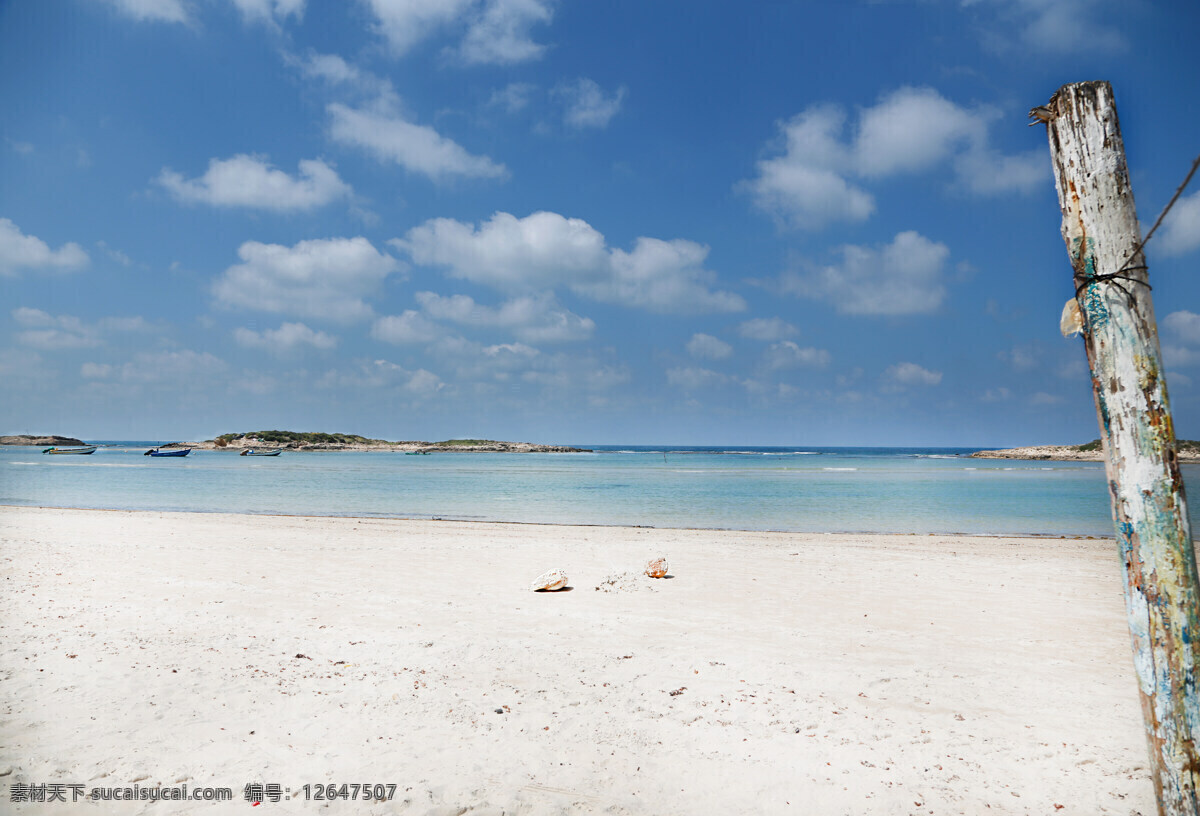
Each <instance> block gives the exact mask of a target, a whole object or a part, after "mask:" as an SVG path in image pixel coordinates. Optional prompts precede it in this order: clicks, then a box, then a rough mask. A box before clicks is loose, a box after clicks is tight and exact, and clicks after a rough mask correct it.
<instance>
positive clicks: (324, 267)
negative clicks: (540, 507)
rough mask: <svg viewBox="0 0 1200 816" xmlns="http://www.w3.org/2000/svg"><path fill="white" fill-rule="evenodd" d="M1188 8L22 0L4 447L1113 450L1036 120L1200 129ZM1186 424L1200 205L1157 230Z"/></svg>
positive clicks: (1145, 192) (11, 143) (973, 3)
mask: <svg viewBox="0 0 1200 816" xmlns="http://www.w3.org/2000/svg"><path fill="white" fill-rule="evenodd" d="M1197 28H1200V8H1197V6H1196V4H1194V3H1190V2H1174V3H1171V2H1162V3H1154V2H1145V1H1138V2H1115V0H1114V2H1107V0H965V1H963V2H953V1H952V0H945V1H944V2H943V1H940V0H924V1H923V2H920V1H918V0H913V1H912V2H904V1H903V0H896V1H895V2H862V3H856V2H851V0H847V2H748V3H736V4H735V3H715V2H697V1H696V0H692V2H668V1H667V0H662V1H661V2H644V0H643V2H638V3H633V2H623V1H622V0H616V1H614V2H606V3H580V2H577V1H575V2H573V1H572V0H348V1H347V2H337V3H333V2H318V1H317V0H54V1H53V2H30V1H29V0H11V1H10V2H3V3H0V98H2V99H3V102H4V104H3V105H0V286H2V287H3V292H4V297H3V307H4V308H3V310H2V311H0V377H2V378H3V381H4V394H5V396H4V399H3V401H2V402H0V431H3V432H7V433H22V432H47V433H49V432H53V433H68V434H73V435H78V436H82V437H85V438H127V439H147V438H150V439H153V438H160V437H161V438H180V439H187V438H200V437H207V436H211V435H213V434H216V433H221V432H225V431H236V430H249V429H257V428H264V427H277V428H291V429H303V430H329V431H345V432H353V433H362V434H367V435H371V436H381V437H386V438H389V439H442V438H448V437H454V436H484V437H491V438H506V439H525V440H533V441H547V442H550V441H560V442H574V443H596V444H600V443H629V444H653V443H668V444H726V443H740V444H760V445H769V444H780V445H848V444H865V445H963V446H972V445H980V446H983V445H1008V444H1020V443H1030V444H1031V443H1038V442H1064V443H1065V442H1075V441H1084V440H1087V439H1091V438H1094V437H1095V436H1096V421H1095V413H1094V408H1093V406H1092V401H1091V394H1090V385H1089V382H1088V378H1087V371H1086V364H1085V360H1084V354H1083V348H1082V345H1081V341H1080V340H1078V338H1076V339H1074V340H1065V339H1063V338H1062V337H1061V336H1060V335H1059V333H1058V318H1059V313H1060V311H1061V309H1062V306H1063V303H1064V301H1065V300H1066V299H1067V298H1068V297H1069V296H1070V295H1071V294H1072V287H1071V280H1070V279H1071V272H1070V268H1069V265H1068V263H1067V257H1066V252H1065V250H1064V248H1063V244H1062V240H1061V238H1060V236H1059V214H1058V206H1057V201H1056V198H1055V193H1054V186H1053V180H1052V177H1051V173H1050V165H1049V153H1048V148H1047V145H1046V141H1045V135H1044V131H1043V130H1042V129H1041V128H1030V127H1027V126H1026V119H1025V114H1026V112H1027V111H1028V109H1029V108H1030V107H1032V106H1034V105H1038V104H1042V103H1044V102H1045V101H1046V99H1048V98H1049V96H1050V95H1051V94H1052V93H1053V92H1054V91H1055V90H1056V89H1057V88H1058V87H1059V86H1060V85H1061V84H1064V83H1066V82H1072V81H1079V80H1085V79H1108V80H1109V81H1111V82H1112V83H1113V85H1114V88H1115V90H1116V93H1117V101H1118V105H1119V109H1120V114H1121V120H1122V128H1123V132H1124V136H1125V141H1126V149H1127V154H1128V159H1129V165H1130V168H1131V173H1132V178H1133V185H1134V191H1135V194H1136V196H1137V202H1138V205H1139V213H1140V216H1141V218H1142V219H1143V221H1144V222H1148V221H1151V220H1153V218H1154V217H1155V216H1156V215H1157V213H1158V212H1159V210H1160V209H1161V208H1162V207H1163V205H1164V204H1165V203H1166V202H1167V200H1168V199H1169V198H1170V196H1171V194H1172V193H1173V192H1174V189H1175V186H1176V185H1177V184H1178V183H1179V181H1180V180H1181V179H1182V176H1183V174H1184V173H1185V172H1186V170H1187V167H1188V166H1189V164H1190V162H1191V160H1192V158H1193V157H1194V156H1195V155H1196V153H1197V152H1198V151H1200V138H1198V134H1200V106H1197V105H1195V104H1194V100H1196V99H1197V98H1200V58H1198V57H1197V56H1196V51H1195V46H1194V43H1193V41H1192V38H1191V32H1194V31H1196V30H1197ZM1148 256H1149V262H1150V267H1151V280H1152V283H1153V285H1154V298H1155V304H1156V310H1157V314H1158V318H1159V323H1160V334H1161V338H1162V345H1163V348H1164V354H1165V356H1166V360H1167V366H1168V383H1169V387H1170V393H1171V398H1172V403H1173V407H1174V410H1175V413H1176V427H1177V428H1178V430H1179V433H1180V435H1181V436H1185V437H1196V436H1200V281H1198V279H1197V276H1196V275H1195V268H1196V265H1197V262H1198V261H1200V192H1197V191H1189V194H1188V196H1187V197H1185V198H1184V199H1183V200H1181V202H1180V203H1179V204H1178V205H1177V206H1176V208H1175V210H1174V212H1173V213H1172V217H1171V219H1170V220H1169V221H1168V223H1167V224H1166V225H1165V226H1164V228H1163V230H1162V231H1161V232H1160V236H1159V237H1156V238H1155V240H1154V242H1153V243H1152V244H1151V245H1150V248H1149V251H1148Z"/></svg>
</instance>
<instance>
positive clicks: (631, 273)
mask: <svg viewBox="0 0 1200 816" xmlns="http://www.w3.org/2000/svg"><path fill="white" fill-rule="evenodd" d="M392 243H393V245H395V246H397V247H398V248H401V249H403V250H404V251H406V252H408V253H409V254H410V255H411V256H412V259H413V261H414V262H415V263H417V264H419V265H422V266H440V267H445V268H446V273H447V274H448V275H449V276H451V277H454V278H463V279H466V280H470V281H473V282H475V283H482V284H485V285H488V286H492V287H495V288H497V289H501V290H506V291H513V292H520V293H525V294H529V293H537V294H540V293H542V292H544V291H546V290H548V289H554V288H556V287H560V286H561V287H567V288H570V289H572V290H573V291H575V292H577V293H580V294H586V295H588V296H590V297H593V298H595V299H597V300H604V301H609V302H615V303H622V304H625V305H629V306H636V307H639V308H644V309H648V310H650V311H656V312H713V311H737V310H740V309H743V308H745V302H744V301H743V300H742V298H741V297H739V296H738V295H735V294H732V293H729V292H721V291H713V290H712V289H710V288H709V287H710V285H711V284H712V283H714V282H715V279H716V276H715V274H713V273H712V272H710V271H709V270H706V269H704V268H703V262H704V259H705V258H706V257H707V255H708V248H707V247H705V246H702V245H700V244H696V243H693V242H691V241H684V240H674V241H661V240H658V239H656V238H638V239H637V241H636V242H635V244H634V249H633V251H632V252H625V251H624V250H621V249H609V248H608V247H607V246H606V243H605V239H604V236H603V235H601V234H600V233H599V232H598V231H596V230H595V229H594V228H592V226H591V225H589V224H588V223H587V222H586V221H583V220H581V219H578V218H565V217H563V216H561V215H559V214H557V213H552V212H536V213H533V214H532V215H529V216H526V217H525V218H517V217H516V216H514V215H510V214H509V213H504V212H499V213H496V214H495V215H493V216H492V218H491V219H490V220H489V221H486V222H484V223H483V224H481V225H479V226H478V227H476V226H474V225H473V224H464V223H462V222H461V221H455V220H453V219H449V218H435V219H431V220H429V221H426V222H425V223H424V224H422V225H420V226H418V227H415V228H413V229H412V230H409V232H408V234H407V235H406V236H405V238H404V240H402V241H399V240H398V241H393V242H392Z"/></svg>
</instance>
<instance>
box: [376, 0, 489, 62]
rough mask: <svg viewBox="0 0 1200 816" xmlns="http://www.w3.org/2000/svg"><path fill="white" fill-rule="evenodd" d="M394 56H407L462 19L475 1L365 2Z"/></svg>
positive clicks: (390, 0)
mask: <svg viewBox="0 0 1200 816" xmlns="http://www.w3.org/2000/svg"><path fill="white" fill-rule="evenodd" d="M362 2H363V3H364V4H365V5H366V6H367V7H368V8H369V9H370V10H371V12H372V13H373V14H374V16H375V23H376V24H375V30H376V32H377V33H379V34H380V35H382V36H383V37H384V39H386V40H387V41H388V45H390V46H391V50H392V53H393V54H395V55H397V56H399V55H401V54H404V53H405V52H407V51H408V50H409V49H410V48H412V47H413V46H414V45H416V44H417V43H418V42H419V41H421V40H422V39H424V38H425V37H426V36H428V35H429V34H430V33H432V32H433V31H434V30H436V29H437V28H439V27H441V26H444V25H446V24H448V23H450V22H452V21H453V20H455V19H457V18H459V17H460V16H461V15H462V14H463V13H465V12H466V11H467V9H469V8H470V7H471V5H472V3H473V0H362Z"/></svg>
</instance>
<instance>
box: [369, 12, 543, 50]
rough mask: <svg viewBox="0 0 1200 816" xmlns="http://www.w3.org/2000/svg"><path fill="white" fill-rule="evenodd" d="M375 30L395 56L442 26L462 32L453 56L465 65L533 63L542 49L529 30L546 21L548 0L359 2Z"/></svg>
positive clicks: (409, 48)
mask: <svg viewBox="0 0 1200 816" xmlns="http://www.w3.org/2000/svg"><path fill="white" fill-rule="evenodd" d="M363 2H364V3H365V4H366V6H367V7H368V9H369V10H370V11H371V13H372V15H373V16H374V18H375V30H376V32H377V33H378V34H380V35H381V36H382V37H383V38H384V39H386V40H387V42H388V45H389V46H390V48H391V51H392V53H393V54H394V55H396V56H400V55H403V54H405V53H407V52H408V51H409V50H411V49H412V48H413V47H414V46H415V45H416V44H417V43H419V42H420V41H421V40H423V39H425V38H426V37H428V36H430V35H432V34H433V33H435V32H436V31H438V30H439V29H442V28H451V27H455V28H458V30H460V31H461V30H462V26H465V31H464V32H463V37H462V41H461V42H460V44H459V46H458V47H457V48H456V49H455V50H454V53H455V54H456V55H457V56H458V58H459V59H461V60H462V61H463V62H466V63H468V64H497V65H507V64H512V63H517V62H525V61H527V60H532V59H537V58H539V57H540V56H541V55H542V53H543V52H544V51H545V46H543V45H540V44H538V43H536V42H534V40H533V35H532V33H531V31H530V30H531V29H532V28H533V27H534V26H535V25H538V24H544V23H548V22H550V20H551V18H552V17H553V16H554V4H553V2H551V0H363Z"/></svg>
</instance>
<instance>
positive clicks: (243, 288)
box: [213, 237, 400, 322]
mask: <svg viewBox="0 0 1200 816" xmlns="http://www.w3.org/2000/svg"><path fill="white" fill-rule="evenodd" d="M238 257H239V258H241V260H242V262H241V263H240V264H235V265H234V266H231V267H229V268H228V269H226V270H225V272H224V274H223V275H221V277H220V278H218V279H217V281H216V283H215V284H214V286H213V294H214V295H215V296H216V298H217V301H218V302H219V303H221V304H223V305H225V306H232V307H241V308H244V309H255V310H258V311H264V312H282V313H285V314H291V315H297V316H300V317H311V318H324V319H327V320H335V321H342V322H346V321H352V320H362V319H366V318H369V317H370V316H371V315H372V310H371V307H370V306H368V305H367V304H366V302H365V301H364V298H365V297H366V296H368V295H370V294H372V293H374V292H375V291H376V290H377V289H378V288H379V286H380V284H381V283H382V282H383V279H384V278H386V277H387V276H388V275H389V274H391V273H392V272H395V271H396V270H397V269H399V267H400V264H399V262H398V261H397V260H396V259H395V258H393V257H392V256H390V255H386V254H383V253H380V252H379V251H378V250H377V249H375V247H374V246H372V245H371V242H370V241H368V240H367V239H366V238H362V237H358V238H328V239H317V240H311V241H301V242H300V243H298V244H296V245H295V246H292V247H286V246H281V245H279V244H262V243H259V242H258V241H247V242H246V243H244V244H242V245H241V246H240V247H239V248H238Z"/></svg>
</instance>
